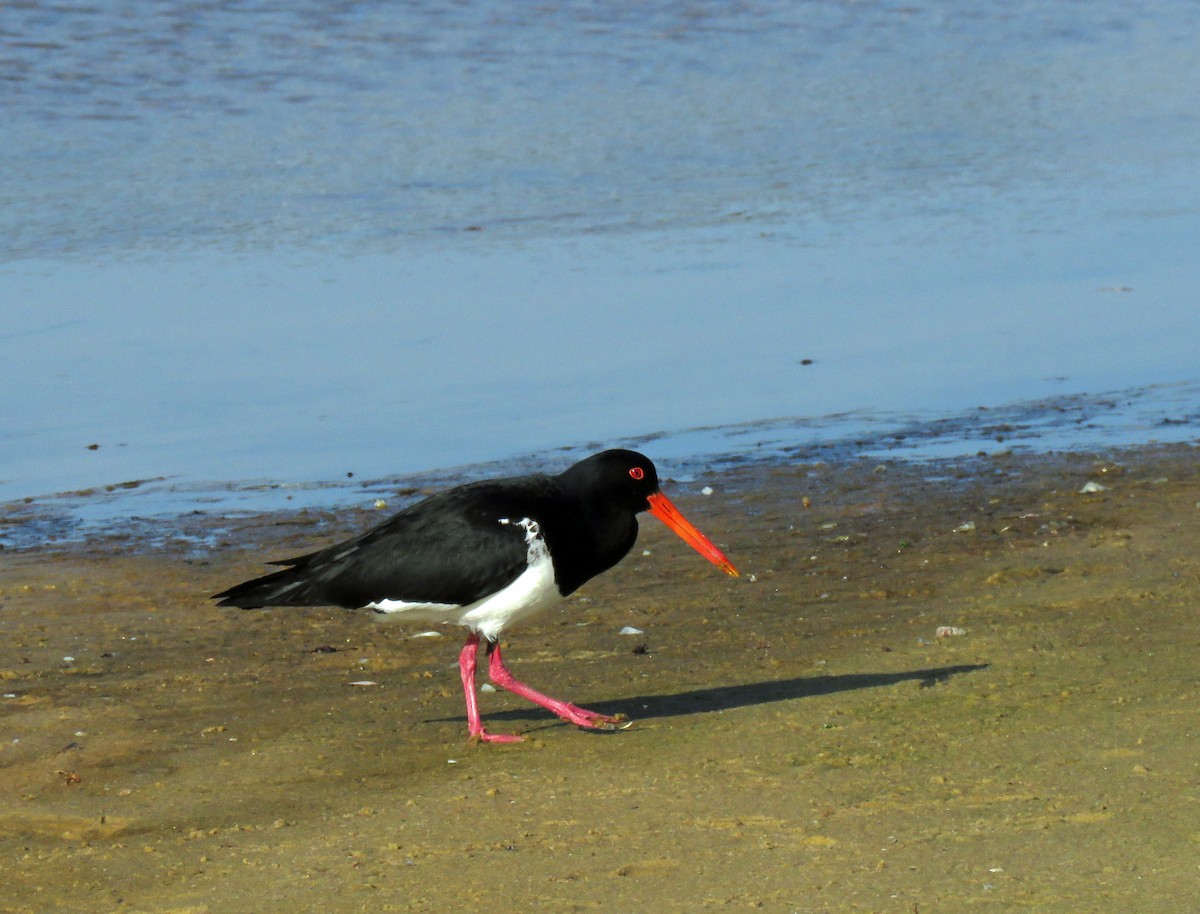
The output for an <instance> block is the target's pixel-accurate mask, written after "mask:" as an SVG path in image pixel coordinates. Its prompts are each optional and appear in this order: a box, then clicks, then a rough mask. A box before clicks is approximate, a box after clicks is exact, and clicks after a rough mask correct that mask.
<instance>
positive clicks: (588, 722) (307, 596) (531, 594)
mask: <svg viewBox="0 0 1200 914" xmlns="http://www.w3.org/2000/svg"><path fill="white" fill-rule="evenodd" d="M642 511H649V512H650V513H651V514H653V515H654V516H655V517H657V518H658V519H659V520H661V521H663V523H665V524H666V525H667V526H668V527H670V528H671V529H672V530H674V531H675V532H676V533H677V534H678V535H679V536H680V537H681V538H682V539H683V540H684V541H685V542H686V543H688V544H689V545H690V546H692V547H693V548H694V549H695V550H696V551H697V552H699V553H700V554H701V555H702V556H704V557H705V558H706V559H708V560H709V561H710V562H712V563H713V564H714V565H716V566H717V567H719V568H721V569H722V570H723V571H725V572H727V573H728V574H730V575H733V576H735V577H736V576H737V574H738V571H737V569H736V568H734V567H733V564H732V563H731V562H730V561H729V559H727V558H726V557H725V555H724V554H723V553H722V552H721V550H720V549H718V548H717V547H716V546H715V545H714V544H713V543H712V542H711V541H710V540H709V539H708V538H707V537H706V536H704V534H702V533H701V532H700V531H699V530H697V529H696V528H695V527H694V526H693V525H692V524H691V523H690V522H689V521H688V520H687V519H686V518H685V517H684V516H683V515H682V514H680V513H679V511H678V509H677V508H676V507H675V506H674V505H673V504H672V503H671V502H670V501H669V500H668V499H667V497H666V496H665V495H663V494H662V492H661V491H660V490H659V483H658V473H657V472H656V471H655V469H654V464H653V463H651V462H650V460H649V459H648V458H646V457H644V456H643V455H641V454H638V453H636V452H635V451H627V450H610V451H603V452H601V453H599V454H595V455H593V456H591V457H588V458H587V459H586V460H581V461H580V462H579V463H576V464H575V465H574V466H572V467H570V468H569V469H567V470H566V471H565V472H563V473H560V474H559V475H557V476H547V475H540V474H539V475H533V476H519V477H513V478H509V479H496V480H488V481H483V482H474V483H469V484H467V485H463V486H458V487H456V488H453V489H449V490H447V491H445V492H442V493H440V494H438V495H434V496H432V497H430V498H427V499H425V500H424V501H421V502H418V503H416V504H414V505H411V506H409V507H408V508H405V509H404V510H403V511H401V512H400V513H399V514H397V515H395V516H394V517H392V518H391V519H389V520H386V521H384V522H383V523H382V524H380V525H379V526H377V527H374V528H372V529H370V530H368V531H366V532H365V533H363V534H360V535H359V536H356V537H354V538H353V539H350V540H346V541H345V542H342V543H338V544H337V545H334V546H330V547H329V548H328V549H322V550H321V551H320V552H313V553H310V554H309V555H302V556H299V557H298V558H294V559H285V560H283V561H279V562H274V563H272V564H276V565H285V566H287V567H286V568H285V569H284V570H283V571H277V572H275V573H274V574H268V575H266V576H264V577H261V578H255V579H254V580H252V581H246V582H245V583H243V584H238V585H237V586H235V587H231V588H229V589H228V590H226V591H223V592H221V593H219V594H216V595H215V598H216V599H219V600H220V601H221V602H220V603H219V604H218V605H220V606H240V607H243V608H246V609H250V608H258V607H263V606H342V607H346V608H349V609H372V610H374V611H375V612H377V613H383V614H387V615H389V616H392V617H394V618H408V619H415V620H432V621H435V622H444V623H453V624H457V625H461V626H464V627H465V628H467V629H468V630H469V634H468V636H467V641H466V644H465V645H464V646H463V649H462V652H461V653H460V654H459V658H458V664H459V671H460V673H461V675H462V684H463V691H464V693H465V695H466V701H467V724H468V729H469V732H470V738H471V739H472V740H479V741H483V742H512V741H515V740H519V739H521V737H520V736H510V735H505V734H492V733H488V732H487V730H486V729H484V726H483V723H482V721H481V720H480V716H479V707H478V704H477V702H476V697H475V667H476V654H477V652H478V648H479V644H480V641H483V642H484V643H485V644H486V645H487V654H488V675H489V677H490V678H491V680H492V681H493V682H495V683H496V685H498V686H501V687H503V688H505V689H508V690H509V691H510V692H514V693H516V694H517V695H521V696H524V697H525V698H527V699H529V700H530V701H532V702H534V703H536V704H538V705H541V706H542V707H544V708H548V709H549V710H551V711H553V712H554V713H555V714H557V715H558V716H559V717H561V718H562V719H563V720H566V721H569V722H570V723H573V724H577V725H578V726H580V727H589V728H592V729H600V730H612V729H615V728H616V727H617V726H618V725H620V724H622V722H623V721H624V718H623V717H621V716H616V717H610V716H608V715H604V714H598V713H596V712H595V711H588V710H586V709H584V708H580V707H577V706H575V705H572V704H569V703H567V702H564V701H559V700H557V699H554V698H551V697H549V696H548V695H543V694H542V693H541V692H538V691H536V690H534V689H531V688H530V687H529V686H527V685H525V684H524V683H522V682H519V681H518V680H517V679H516V678H515V677H514V676H513V675H512V673H510V672H509V671H508V668H507V667H505V665H504V661H503V659H502V658H501V655H500V641H499V638H500V634H501V632H503V631H504V630H505V629H506V628H507V627H508V626H510V625H512V624H513V623H515V622H517V621H519V620H521V619H524V618H525V617H527V616H530V615H532V614H533V613H535V612H538V611H539V610H542V609H544V608H545V607H547V606H549V605H550V604H552V603H554V602H555V601H557V600H559V599H561V598H562V597H565V596H567V595H568V594H570V593H573V592H574V591H575V590H576V589H578V588H579V587H580V585H582V584H583V583H584V582H586V581H588V580H590V579H591V578H593V577H595V576H596V575H598V574H600V573H601V572H602V571H607V570H608V569H609V568H612V567H613V566H614V565H615V564H617V562H619V561H620V560H621V559H623V558H624V557H625V556H626V555H627V554H628V553H629V550H630V549H631V548H632V547H633V543H634V540H636V539H637V531H638V524H637V515H638V514H639V513H640V512H642Z"/></svg>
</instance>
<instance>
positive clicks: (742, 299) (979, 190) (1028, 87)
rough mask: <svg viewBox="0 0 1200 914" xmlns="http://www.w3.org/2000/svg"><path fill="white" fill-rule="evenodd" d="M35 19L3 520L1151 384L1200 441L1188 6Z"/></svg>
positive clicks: (1, 381) (32, 12) (7, 330)
mask: <svg viewBox="0 0 1200 914" xmlns="http://www.w3.org/2000/svg"><path fill="white" fill-rule="evenodd" d="M0 15H2V17H3V18H2V19H0V22H2V24H3V37H2V39H0V40H2V42H3V48H2V56H3V61H2V62H3V72H4V74H5V80H4V94H3V96H2V98H3V106H4V110H5V121H6V128H5V137H4V140H3V144H4V148H5V155H4V156H2V157H0V309H2V312H0V313H2V314H3V323H2V324H0V389H2V390H3V393H2V394H0V397H2V398H3V403H2V412H3V415H4V422H3V426H2V427H0V501H3V500H11V499H19V498H27V497H38V496H43V495H46V494H47V493H53V492H60V491H66V490H79V489H85V488H91V487H104V486H106V485H113V484H117V483H121V482H124V481H129V480H144V479H157V478H164V479H167V480H169V481H170V485H168V486H143V487H139V490H140V491H141V492H142V493H143V495H144V494H145V493H149V492H156V491H162V490H166V489H168V488H169V489H171V490H172V491H173V492H174V493H175V495H173V496H172V497H171V498H165V497H164V499H163V501H162V502H161V503H159V504H158V505H157V508H158V509H164V510H168V509H169V510H175V509H177V508H180V507H186V498H185V500H184V503H183V504H182V505H181V504H180V503H179V499H180V495H179V493H187V492H207V493H211V492H213V491H221V490H225V489H228V488H229V487H230V486H233V487H234V488H237V487H240V486H242V485H243V483H245V481H248V480H250V481H260V480H269V481H270V482H271V483H273V484H286V485H289V486H294V487H300V486H311V485H312V484H313V483H319V482H328V481H331V480H339V479H341V480H346V479H347V474H348V473H353V474H355V478H357V479H362V478H367V479H374V478H378V477H383V476H391V475H396V474H413V473H424V472H429V471H433V470H437V469H439V468H446V467H456V466H460V465H465V464H476V463H481V462H487V461H493V460H503V459H513V458H520V457H522V456H523V455H528V454H536V453H546V452H552V451H554V450H555V449H556V448H559V447H564V446H565V447H571V448H579V449H587V448H588V447H592V446H599V445H601V444H606V443H610V442H615V441H624V440H628V439H636V440H647V443H646V445H645V446H646V449H647V450H648V451H649V452H650V453H651V455H652V456H655V457H656V458H683V457H688V456H692V457H694V456H696V455H701V454H717V453H725V452H727V451H729V450H731V448H730V447H729V446H728V445H729V443H730V442H734V443H735V444H738V445H739V446H741V445H742V443H743V442H747V441H751V440H752V439H751V438H747V437H746V435H745V434H744V433H743V430H744V429H746V428H747V427H749V428H755V427H760V428H761V427H762V426H763V424H764V423H767V424H768V425H770V428H771V429H772V431H771V433H770V435H769V436H768V437H770V438H771V440H772V441H773V442H774V445H773V446H775V448H776V450H782V451H784V452H787V448H788V446H789V444H791V445H795V447H797V448H798V447H800V446H801V445H804V444H806V443H809V442H810V441H811V435H810V432H811V431H812V429H813V428H816V429H822V428H825V429H831V430H832V431H831V435H830V438H829V439H828V440H830V441H836V440H841V439H846V440H855V439H856V436H857V437H858V438H864V439H873V438H877V437H879V436H881V435H886V434H887V433H888V432H889V430H892V429H894V428H896V427H900V426H904V425H906V424H911V423H912V422H913V421H933V420H937V419H941V418H953V417H957V416H964V415H968V414H969V413H970V411H972V410H975V409H976V408H978V407H980V406H984V407H990V408H997V407H1005V408H1013V409H1017V410H1020V409H1022V408H1023V407H1022V406H1019V405H1016V404H1028V403H1035V404H1036V403H1040V402H1044V401H1046V400H1047V399H1050V398H1061V397H1068V398H1070V397H1079V396H1082V395H1085V394H1086V395H1092V396H1095V395H1100V394H1104V393H1106V392H1112V391H1118V392H1119V391H1126V392H1128V394H1127V395H1118V397H1117V401H1118V403H1120V402H1124V401H1125V400H1129V401H1131V402H1132V401H1136V402H1138V403H1141V404H1143V405H1145V404H1146V402H1147V398H1149V399H1151V400H1153V398H1154V397H1155V396H1157V394H1156V393H1155V392H1164V391H1165V393H1164V394H1163V397H1164V399H1163V400H1162V402H1160V403H1159V404H1158V405H1157V406H1156V407H1152V408H1151V407H1147V408H1148V409H1149V410H1150V412H1151V413H1153V414H1154V415H1156V416H1157V417H1158V420H1151V422H1150V425H1149V427H1148V428H1146V430H1145V434H1146V437H1147V438H1150V437H1157V436H1158V434H1162V435H1163V436H1168V437H1173V439H1174V440H1180V439H1194V438H1195V424H1196V423H1195V416H1196V414H1197V409H1196V406H1195V404H1196V402H1197V400H1196V398H1195V392H1196V385H1195V380H1196V378H1197V376H1198V370H1197V368H1196V365H1197V358H1196V355H1197V351H1196V350H1197V347H1196V344H1195V340H1196V339H1198V338H1200V309H1197V308H1196V307H1195V303H1196V296H1197V290H1200V264H1198V263H1197V258H1196V257H1195V256H1194V252H1195V250H1196V249H1197V240H1198V237H1200V216H1198V214H1200V184H1198V183H1197V182H1196V181H1195V150H1196V149H1198V148H1200V101H1198V100H1197V97H1196V94H1195V92H1194V91H1193V88H1194V86H1195V85H1197V84H1200V51H1198V50H1197V48H1196V45H1195V42H1194V41H1193V40H1192V36H1194V35H1195V34H1196V26H1197V25H1200V21H1198V20H1200V13H1198V12H1197V11H1196V8H1195V7H1194V6H1193V5H1192V4H1189V3H1182V2H1162V3H1152V4H1148V5H1142V6H1140V7H1138V9H1137V10H1136V11H1133V10H1130V9H1129V8H1128V7H1127V6H1126V5H1124V4H1119V3H1115V2H1114V3H1096V4H1088V5H1086V6H1079V5H1070V6H1067V5H1062V4H1056V3H1023V4H1016V5H1014V4H1009V3H1004V4H1001V3H994V4H984V5H974V6H972V7H971V8H970V9H969V10H966V9H963V8H960V7H959V5H957V4H950V3H935V4H926V5H923V6H920V7H912V6H896V5H892V4H886V3H873V4H855V5H846V4H843V3H833V2H827V3H812V4H804V5H802V6H796V5H793V4H786V3H769V2H763V3H753V2H752V3H744V4H739V5H737V6H736V7H728V6H727V5H724V4H716V5H708V4H702V3H689V4H666V3H664V4H648V5H646V4H639V5H636V6H629V7H627V6H624V5H613V4H600V3H596V4H588V3H576V4H564V5H560V6H550V7H545V6H543V7H539V8H538V10H537V13H536V14H533V13H531V12H527V11H526V10H525V9H524V8H513V7H512V6H511V5H510V4H498V3H467V4H456V5H453V6H451V5H442V4H433V3H430V4H415V5H414V4H406V5H404V6H403V7H401V8H397V7H395V6H394V5H391V4H383V3H363V4H354V5H344V4H328V3H317V2H309V3H300V4H291V5H289V6H287V7H286V8H277V7H275V6H272V5H267V4H237V5H234V4H222V3H218V4H212V5H207V6H190V5H189V6H183V7H179V6H173V7H169V8H163V7H161V6H160V5H158V4H149V3H130V4H126V5H124V6H122V7H121V8H119V9H117V8H111V9H110V8H108V7H93V6H86V7H85V6H79V7H71V6H69V5H61V4H58V5H53V6H51V5H48V4H40V3H32V4H24V5H22V6H21V7H19V8H12V7H10V8H7V9H6V10H5V11H4V12H3V13H2V14H0ZM805 360H812V364H804V361H805ZM1116 411H1117V413H1118V414H1119V413H1120V407H1119V406H1118V407H1117V410H1116ZM1048 415H1049V414H1048ZM802 417H815V419H813V420H812V421H810V420H808V419H805V418H802ZM822 417H837V418H835V419H828V418H822ZM1179 417H1184V420H1183V421H1182V424H1180V423H1179V422H1177V420H1178V419H1179ZM1159 420H1165V421H1166V422H1167V424H1164V421H1159ZM1155 421H1158V424H1157V425H1155ZM1170 423H1176V424H1173V425H1172V424H1170ZM1112 426H1113V428H1117V427H1120V428H1121V429H1123V431H1121V432H1120V433H1119V434H1116V433H1114V435H1113V436H1111V437H1109V438H1105V436H1103V435H1098V436H1097V435H1093V436H1092V440H1095V441H1097V442H1099V443H1101V444H1103V443H1105V442H1106V441H1109V442H1112V443H1127V442H1128V439H1129V438H1130V436H1131V434H1133V433H1131V432H1130V429H1134V428H1137V429H1140V428H1143V426H1144V424H1143V423H1142V422H1141V420H1140V419H1139V418H1138V415H1136V413H1135V414H1130V415H1128V416H1125V417H1124V418H1123V419H1117V420H1114V421H1113V422H1112ZM713 427H717V428H726V427H728V428H727V431H726V432H724V433H718V434H717V435H716V436H715V439H716V440H714V436H711V435H710V436H707V437H705V435H700V434H697V433H693V432H689V430H691V429H696V428H713ZM800 429H805V431H803V432H800V431H799V430H800ZM789 430H796V437H795V438H794V439H790V440H789V439H788V437H787V436H788V434H789V433H790V432H789ZM660 433H666V434H660ZM722 439H723V441H722ZM668 442H674V443H673V444H669V443H668ZM817 443H820V442H819V441H818V442H817ZM92 445H95V446H96V447H94V448H93V447H91V446H92ZM759 445H760V443H759V442H757V441H754V443H750V444H748V445H745V446H744V448H743V450H744V451H745V452H747V453H754V452H756V451H757V450H758V448H759ZM688 448H692V450H691V452H690V453H686V454H685V453H683V451H685V450H687V449H688ZM118 491H119V492H124V491H129V492H132V491H138V490H133V489H130V490H118ZM205 497H207V496H205ZM196 499H197V500H202V498H201V496H199V495H197V496H196ZM117 510H118V511H125V512H127V513H128V512H130V511H143V512H144V511H146V510H153V508H152V507H151V506H150V505H149V502H148V501H147V502H143V503H137V506H134V505H133V504H130V505H126V506H125V507H122V508H118V509H117Z"/></svg>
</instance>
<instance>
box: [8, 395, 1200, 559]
mask: <svg viewBox="0 0 1200 914" xmlns="http://www.w3.org/2000/svg"><path fill="white" fill-rule="evenodd" d="M1198 396H1200V381H1187V382H1178V383H1174V384H1157V385H1149V386H1146V387H1141V388H1134V389H1129V390H1123V391H1115V392H1108V393H1102V394H1070V395H1063V396H1057V397H1050V398H1045V399H1040V400H1033V401H1024V402H1017V403H1010V404H1006V405H1003V406H995V407H987V408H985V407H979V408H977V409H975V410H971V411H968V412H966V413H962V414H959V415H951V416H939V417H929V416H924V417H921V416H906V415H899V414H896V415H872V414H868V413H848V414H841V415H833V416H825V417H819V418H815V419H808V418H780V419H765V420H758V421H754V422H747V423H742V424H739V425H732V426H720V427H706V428H696V429H684V430H679V431H674V432H659V433H654V434H648V435H641V436H635V437H628V438H622V439H618V440H614V441H609V442H604V443H603V444H600V443H596V442H592V443H588V444H578V445H573V446H567V447H559V448H555V449H554V450H552V451H547V452H544V453H541V454H528V455H524V456H518V457H511V458H508V459H502V460H492V461H488V462H482V463H474V464H463V465H459V466H450V467H444V468H439V469H432V470H428V471H424V472H420V473H408V474H398V475H392V476H383V477H378V478H375V477H361V476H356V474H355V473H353V472H348V473H347V476H346V477H344V478H342V479H340V480H327V481H323V482H321V481H313V482H303V481H295V480H293V481H267V480H251V481H243V482H213V483H202V482H199V481H196V480H189V479H185V478H171V477H165V476H157V477H150V478H145V479H138V480H126V481H122V482H114V483H108V484H105V485H97V486H91V487H85V488H81V489H74V490H69V491H63V492H59V493H54V494H46V495H41V496H27V497H23V498H18V499H14V500H9V501H4V502H0V549H5V548H7V549H18V550H20V549H25V548H28V547H30V546H36V545H38V544H40V543H42V542H59V543H64V544H69V543H71V542H86V541H88V540H89V539H93V538H96V537H97V536H99V537H103V536H105V535H113V534H116V535H118V536H119V537H121V538H122V539H124V540H126V541H127V542H138V541H145V542H147V543H150V544H153V543H154V542H156V541H158V540H161V539H162V538H163V536H164V535H168V536H169V533H166V534H164V532H163V531H164V530H168V531H169V530H170V528H171V527H172V526H176V527H178V528H186V527H192V526H195V525H196V524H195V519H196V518H198V517H202V516H205V515H208V516H214V517H218V516H225V517H233V518H237V519H238V520H239V522H240V520H241V519H244V518H249V517H253V516H255V515H258V514H278V515H280V516H286V515H288V514H294V513H299V512H302V511H317V512H324V511H348V510H354V509H356V508H361V507H362V506H364V505H372V504H375V503H376V502H378V501H384V502H386V503H388V504H387V510H399V508H400V507H402V506H403V504H404V503H405V500H406V499H411V498H413V497H420V496H422V495H423V494H428V493H430V492H433V491H437V490H439V489H442V488H447V487H449V486H451V485H457V484H460V483H462V482H467V481H471V480H473V479H482V478H487V477H495V476H506V475H518V474H522V473H531V472H538V471H546V472H556V471H557V469H559V468H565V467H566V466H568V465H570V464H571V463H573V462H574V461H576V460H579V459H582V458H583V457H585V456H587V454H589V453H591V452H594V451H596V450H600V449H602V447H627V448H632V449H634V450H644V451H646V452H647V453H648V454H649V455H650V456H651V457H652V458H653V459H654V460H655V463H656V464H657V465H658V467H659V470H660V475H662V476H663V477H664V478H670V479H674V480H675V481H677V482H679V483H685V484H688V485H691V484H695V486H696V488H699V487H700V486H701V485H703V483H702V482H699V483H698V482H697V480H700V479H709V480H711V479H714V478H716V477H718V476H719V475H721V474H724V473H727V472H730V471H737V472H742V471H744V470H745V469H746V468H748V467H755V466H759V467H765V468H769V467H773V466H786V465H788V464H791V463H797V462H804V463H810V462H827V463H834V464H850V463H853V462H854V461H856V460H880V461H897V460H899V461H905V462H910V463H913V464H916V465H931V464H938V463H942V462H947V461H949V462H953V461H955V460H958V461H966V460H969V459H972V458H974V457H980V456H990V457H992V458H1003V457H1006V456H1008V455H1009V454H1010V453H1011V454H1016V455H1020V456H1022V457H1033V458H1036V456H1037V455H1038V454H1053V453H1059V452H1066V453H1116V452H1119V451H1122V450H1126V449H1129V448H1137V447H1141V446H1149V447H1158V446H1170V445H1174V444H1190V443H1195V442H1197V441H1200V416H1197V415H1196V414H1195V411H1194V404H1195V402H1196V398H1197V397H1198ZM1147 442H1149V443H1147ZM201 526H203V524H201ZM211 542H212V540H211V537H210V538H208V539H205V538H203V537H201V538H199V539H197V540H196V546H197V548H203V547H205V546H206V545H209V544H211Z"/></svg>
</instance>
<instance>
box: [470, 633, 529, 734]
mask: <svg viewBox="0 0 1200 914" xmlns="http://www.w3.org/2000/svg"><path fill="white" fill-rule="evenodd" d="M478 650H479V636H478V635H476V634H475V633H474V632H472V633H471V635H470V636H469V637H468V638H467V643H466V644H464V645H463V649H462V653H460V654H459V655H458V672H459V675H460V676H462V684H463V694H464V695H466V698H467V730H468V732H469V733H470V737H469V738H470V739H471V740H472V741H475V740H478V741H479V742H483V743H518V742H520V741H521V739H522V737H520V736H510V735H507V734H504V733H497V734H491V733H488V732H487V730H485V729H483V721H482V720H480V718H479V703H478V701H476V698H475V655H476V653H477V652H478Z"/></svg>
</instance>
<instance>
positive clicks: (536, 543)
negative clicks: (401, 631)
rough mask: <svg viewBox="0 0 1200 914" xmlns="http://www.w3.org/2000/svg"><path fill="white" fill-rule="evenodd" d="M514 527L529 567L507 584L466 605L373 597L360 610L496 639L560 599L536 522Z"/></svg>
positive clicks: (506, 521)
mask: <svg viewBox="0 0 1200 914" xmlns="http://www.w3.org/2000/svg"><path fill="white" fill-rule="evenodd" d="M499 522H500V523H501V524H505V525H508V524H512V523H513V521H512V520H510V519H509V518H507V517H502V518H500V520H499ZM516 526H518V527H523V528H524V529H525V543H526V545H527V546H528V552H527V553H526V561H527V562H528V563H529V567H528V568H526V569H525V570H524V571H522V572H521V574H520V575H519V576H518V577H517V579H516V580H515V581H513V582H512V583H511V584H509V585H508V586H507V587H505V588H503V589H501V590H498V591H496V593H494V594H492V595H490V596H487V597H484V598H483V599H481V600H476V601H475V602H474V603H469V604H467V605H466V606H459V605H456V604H454V603H413V602H409V601H407V600H376V601H375V602H374V603H368V604H367V605H366V606H365V607H364V609H373V610H375V611H376V612H377V613H383V614H385V615H388V616H400V615H407V616H408V617H409V618H413V619H430V620H435V621H438V622H453V623H456V624H458V625H465V626H467V627H468V628H470V629H472V630H473V631H475V632H477V633H478V634H480V635H481V636H483V637H484V638H487V639H488V640H490V641H494V640H496V639H497V638H498V637H499V636H500V632H501V631H502V630H503V629H504V628H506V627H507V626H509V625H511V624H512V623H513V622H516V621H517V620H519V619H523V618H525V617H526V616H529V615H532V614H533V613H535V612H538V611H539V610H541V609H544V608H545V607H546V606H549V605H550V604H551V603H555V602H557V601H558V600H560V599H562V597H561V595H560V594H559V592H558V585H557V584H555V582H554V563H553V562H552V561H551V559H550V549H549V548H548V547H547V546H546V541H545V540H544V539H543V538H542V530H541V527H540V526H538V522H537V521H535V520H532V519H531V518H528V517H524V518H522V519H521V520H519V521H516Z"/></svg>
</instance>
